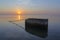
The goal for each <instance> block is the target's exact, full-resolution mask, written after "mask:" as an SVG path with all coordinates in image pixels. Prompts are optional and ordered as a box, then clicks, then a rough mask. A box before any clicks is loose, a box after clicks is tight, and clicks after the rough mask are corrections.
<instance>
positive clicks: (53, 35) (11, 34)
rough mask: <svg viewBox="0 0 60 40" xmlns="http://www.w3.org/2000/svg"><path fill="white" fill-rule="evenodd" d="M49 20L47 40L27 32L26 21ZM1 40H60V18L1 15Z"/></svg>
mask: <svg viewBox="0 0 60 40" xmlns="http://www.w3.org/2000/svg"><path fill="white" fill-rule="evenodd" d="M27 18H44V19H45V18H48V33H47V35H48V36H47V37H46V38H42V37H38V36H36V35H33V34H30V33H28V32H26V31H25V19H27ZM0 40H60V17H58V16H46V15H0Z"/></svg>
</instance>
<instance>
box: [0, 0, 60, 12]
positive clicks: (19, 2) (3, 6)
mask: <svg viewBox="0 0 60 40" xmlns="http://www.w3.org/2000/svg"><path fill="white" fill-rule="evenodd" d="M16 8H19V9H20V10H21V9H23V10H25V11H39V12H49V13H50V12H54V13H55V12H56V13H60V0H0V12H3V11H7V12H8V11H13V10H16Z"/></svg>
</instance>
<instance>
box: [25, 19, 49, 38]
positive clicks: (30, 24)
mask: <svg viewBox="0 0 60 40" xmlns="http://www.w3.org/2000/svg"><path fill="white" fill-rule="evenodd" d="M25 30H26V31H27V32H29V33H31V34H34V35H37V36H39V37H42V38H45V37H46V36H47V34H48V19H35V18H29V19H26V20H25Z"/></svg>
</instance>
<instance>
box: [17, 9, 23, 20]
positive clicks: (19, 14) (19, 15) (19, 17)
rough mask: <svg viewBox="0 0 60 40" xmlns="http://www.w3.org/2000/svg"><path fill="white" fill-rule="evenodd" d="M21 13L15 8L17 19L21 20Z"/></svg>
mask: <svg viewBox="0 0 60 40" xmlns="http://www.w3.org/2000/svg"><path fill="white" fill-rule="evenodd" d="M21 14H22V11H21V10H20V9H17V15H18V16H17V18H18V19H17V20H21Z"/></svg>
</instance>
